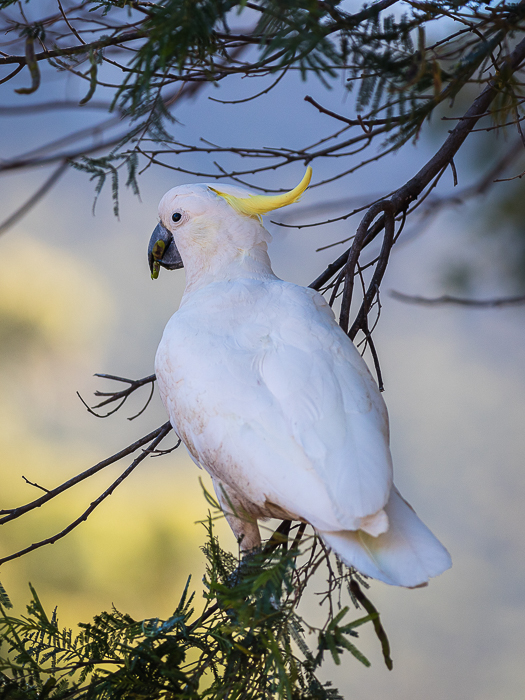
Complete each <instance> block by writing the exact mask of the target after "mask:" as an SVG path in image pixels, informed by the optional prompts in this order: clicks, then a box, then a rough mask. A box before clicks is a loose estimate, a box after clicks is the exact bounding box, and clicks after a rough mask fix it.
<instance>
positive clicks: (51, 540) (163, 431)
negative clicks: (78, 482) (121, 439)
mask: <svg viewBox="0 0 525 700" xmlns="http://www.w3.org/2000/svg"><path fill="white" fill-rule="evenodd" d="M170 430H172V427H171V423H169V422H168V423H164V425H162V426H161V427H160V428H158V430H157V431H156V432H157V436H156V437H155V439H154V440H152V441H151V443H150V444H149V446H148V448H147V449H146V450H143V452H142V454H140V455H139V456H138V457H136V458H135V459H134V460H133V462H132V463H131V464H130V465H129V467H128V468H127V469H126V470H125V471H124V472H123V473H122V474H121V475H120V476H119V477H118V479H115V481H114V482H113V483H112V484H111V486H110V487H109V488H108V489H106V490H105V491H104V493H102V494H101V495H100V496H99V497H98V498H97V499H95V500H94V501H93V502H92V503H90V505H89V507H88V508H86V510H85V511H84V512H83V513H82V515H81V516H80V517H78V518H77V519H76V520H74V521H73V522H72V523H70V524H69V525H68V526H67V527H66V528H64V529H63V530H62V531H61V532H59V533H57V534H56V535H53V536H52V537H48V538H47V539H45V540H40V541H39V542H35V543H34V544H32V545H30V546H29V547H26V548H25V549H21V550H19V551H18V552H15V553H14V554H10V555H9V556H7V557H3V558H2V559H0V566H1V565H2V564H5V563H6V562H8V561H12V560H13V559H17V558H18V557H21V556H23V555H24V554H28V553H29V552H33V551H34V550H35V549H40V547H44V546H45V545H46V544H55V542H58V540H60V539H62V538H63V537H65V536H66V535H67V534H69V533H70V532H71V531H72V530H74V529H75V528H76V527H78V525H80V523H82V522H84V521H86V520H87V519H88V518H89V516H90V515H91V513H92V512H93V511H94V510H95V508H97V507H98V506H99V505H100V504H101V503H102V501H104V500H105V499H106V498H107V497H108V496H111V494H112V493H113V491H114V490H115V489H116V488H117V487H118V486H120V484H121V483H122V482H123V481H124V479H127V477H128V476H129V475H130V474H131V472H132V471H133V470H134V469H135V468H136V467H138V465H139V464H140V463H141V462H142V461H144V460H145V459H146V457H147V456H148V455H149V454H150V452H152V451H153V450H155V449H156V447H157V445H158V444H159V443H160V442H161V441H162V440H163V439H164V438H165V437H166V435H167V434H168V433H169V432H170ZM51 493H53V492H52V491H50V492H49V495H50V494H51ZM46 495H47V494H46Z"/></svg>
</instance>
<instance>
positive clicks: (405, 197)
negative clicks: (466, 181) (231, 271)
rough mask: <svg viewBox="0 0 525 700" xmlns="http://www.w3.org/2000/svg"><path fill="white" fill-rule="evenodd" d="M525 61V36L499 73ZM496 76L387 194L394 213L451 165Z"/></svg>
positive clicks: (325, 277) (329, 273)
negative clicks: (413, 169) (425, 158)
mask: <svg viewBox="0 0 525 700" xmlns="http://www.w3.org/2000/svg"><path fill="white" fill-rule="evenodd" d="M524 60H525V39H522V40H521V41H520V42H519V44H517V46H516V47H515V49H514V50H513V51H512V53H511V54H510V55H509V56H508V57H507V59H506V60H505V61H502V64H501V65H502V69H501V71H500V72H501V73H503V72H505V76H506V77H508V76H510V75H511V74H512V73H514V72H515V71H516V70H517V69H518V68H519V67H520V66H521V64H522V63H523V61H524ZM498 77H499V76H497V77H495V78H492V80H490V82H489V84H488V85H487V87H486V88H485V89H484V90H483V92H482V93H481V94H480V95H479V96H478V97H477V98H476V99H475V100H474V102H473V103H472V104H471V106H470V108H469V109H468V110H467V111H466V112H465V114H464V116H463V117H462V118H461V119H460V120H459V122H458V124H457V125H456V126H455V127H454V129H453V130H452V131H451V132H450V133H449V135H448V137H447V138H446V139H445V141H444V143H443V145H442V146H441V148H440V149H439V150H438V151H437V152H436V154H435V155H434V156H433V157H432V158H431V159H430V160H429V161H428V162H427V163H426V164H425V165H424V166H423V168H421V170H420V171H419V172H418V173H417V174H416V175H415V176H414V177H413V178H412V179H411V180H409V181H408V182H407V183H406V184H405V185H403V186H402V187H400V188H399V189H398V190H396V191H395V192H394V193H393V194H392V195H391V197H390V201H391V202H392V204H393V207H394V215H395V216H397V214H399V213H401V212H403V211H405V210H406V209H407V208H408V206H409V205H410V203H411V202H413V201H415V200H416V199H417V198H418V197H419V195H420V194H421V193H422V192H423V190H424V189H425V188H426V187H428V185H430V183H431V182H432V180H433V179H434V178H435V177H436V176H437V175H438V174H439V172H440V171H441V170H443V169H444V168H445V167H446V166H447V165H449V164H450V162H451V161H452V159H453V158H454V156H455V155H456V153H457V152H458V151H459V149H460V148H461V146H462V145H463V143H464V141H465V139H466V138H467V136H468V135H469V134H470V132H471V131H472V130H473V129H474V127H475V126H476V124H477V122H478V121H479V119H480V118H481V117H482V116H484V115H485V114H486V112H487V110H488V109H489V107H490V105H491V103H492V101H493V100H494V98H495V97H496V95H497V94H498V92H499V87H498ZM384 225H385V217H384V216H383V217H381V218H380V219H379V220H378V221H377V222H376V223H375V224H374V225H373V226H372V227H371V228H370V229H369V231H368V235H367V236H366V237H365V240H364V241H363V245H362V248H364V247H366V246H367V245H368V244H369V243H371V242H372V241H373V240H374V238H375V237H376V236H377V235H378V234H379V233H380V231H381V230H382V229H383V228H384ZM350 250H351V249H348V250H346V251H345V252H344V253H343V254H342V255H340V256H339V258H337V260H335V261H334V262H333V263H331V264H330V265H328V267H327V268H326V269H325V270H324V272H323V273H322V274H321V275H319V277H317V279H316V280H314V281H313V282H312V283H311V284H310V287H312V288H313V289H317V290H319V289H320V288H321V287H323V286H324V285H325V284H326V283H327V282H328V281H329V280H330V279H331V278H332V277H333V276H334V274H336V273H337V272H339V270H340V269H341V268H342V267H343V266H344V265H345V264H346V262H347V260H348V255H349V253H350Z"/></svg>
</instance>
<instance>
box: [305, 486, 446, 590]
mask: <svg viewBox="0 0 525 700" xmlns="http://www.w3.org/2000/svg"><path fill="white" fill-rule="evenodd" d="M385 511H386V514H387V516H388V519H389V521H390V527H389V529H388V530H387V532H385V533H383V534H381V535H379V536H378V537H372V536H371V535H369V534H367V533H366V532H363V530H357V531H353V530H341V531H339V532H320V533H319V535H320V536H321V537H322V538H323V540H324V541H325V542H326V544H327V545H328V546H329V547H330V548H331V549H332V550H333V551H334V552H335V553H336V554H337V555H338V557H339V558H340V559H342V561H344V562H345V564H348V565H349V566H353V567H355V568H356V569H357V570H358V571H360V572H361V573H362V574H365V575H366V576H371V577H372V578H376V579H379V580H380V581H384V582H385V583H389V584H390V585H392V586H405V587H407V588H415V587H416V586H421V585H426V583H427V582H428V579H429V578H431V577H432V576H437V575H438V574H441V573H442V572H443V571H446V569H449V568H450V567H451V566H452V560H451V558H450V554H449V553H448V552H447V550H446V549H445V547H443V545H442V544H441V542H440V541H439V540H438V539H437V538H436V537H435V536H434V535H433V534H432V533H431V532H430V530H429V529H428V527H427V526H426V525H425V524H424V523H423V522H422V521H421V520H420V519H419V518H418V516H417V515H416V513H415V511H414V510H413V508H412V507H411V506H410V504H409V503H407V502H406V501H405V500H404V499H403V497H402V496H401V494H400V493H399V491H398V490H397V489H396V488H395V486H394V487H392V491H391V493H390V498H389V500H388V503H387V505H386V506H385Z"/></svg>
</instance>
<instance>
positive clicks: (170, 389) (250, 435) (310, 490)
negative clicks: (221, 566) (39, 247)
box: [149, 168, 451, 587]
mask: <svg viewBox="0 0 525 700" xmlns="http://www.w3.org/2000/svg"><path fill="white" fill-rule="evenodd" d="M310 177H311V168H308V170H307V173H306V175H305V177H304V178H303V180H302V182H301V183H300V184H299V185H298V186H297V187H296V188H294V189H293V190H291V191H290V192H288V193H286V194H282V195H277V196H265V195H252V194H250V193H249V192H248V191H246V190H244V189H242V188H239V187H236V186H226V187H221V188H220V189H219V188H217V187H213V186H211V185H206V184H193V185H182V186H180V187H175V188H173V189H171V190H169V192H167V193H166V194H165V195H164V197H163V198H162V200H161V202H160V205H159V224H158V225H157V227H156V228H155V231H154V233H153V235H152V237H151V240H150V244H149V263H150V268H151V271H152V277H156V276H157V275H158V272H159V266H162V267H164V268H167V269H169V270H173V269H176V268H182V267H184V269H185V271H186V288H185V290H184V295H183V297H182V301H181V303H180V307H179V309H178V311H177V312H176V313H175V314H174V315H173V316H172V318H171V319H170V321H169V322H168V324H167V326H166V329H165V331H164V334H163V337H162V340H161V342H160V345H159V348H158V351H157V355H156V359H155V371H156V375H157V380H158V386H159V391H160V395H161V398H162V401H163V403H164V405H165V407H166V410H167V412H168V414H169V418H170V421H171V424H172V425H173V428H174V430H175V431H176V433H177V435H178V436H179V437H180V438H181V440H182V442H183V443H184V444H185V445H186V447H187V449H188V451H189V453H190V455H191V457H192V458H193V460H194V461H195V462H196V464H197V465H198V466H200V467H204V469H205V470H206V471H207V472H208V473H209V474H210V475H211V477H212V480H213V485H214V488H215V492H216V494H217V498H218V500H219V503H220V504H221V507H222V509H223V511H224V513H225V515H226V518H227V520H228V522H229V524H230V527H231V529H232V530H233V533H234V534H235V536H236V537H237V540H238V541H239V542H240V546H241V549H242V550H243V551H245V552H247V551H249V550H252V549H254V548H256V547H258V546H259V545H260V543H261V538H260V533H259V527H258V524H257V521H258V520H260V519H262V520H264V519H267V518H284V519H290V520H299V521H302V522H306V523H310V525H312V527H313V528H314V530H315V531H316V532H317V534H318V535H319V536H320V537H321V538H322V539H323V540H324V542H325V543H326V544H327V545H328V547H330V548H331V549H332V550H333V551H334V552H335V553H336V554H337V556H338V557H339V558H340V559H341V560H342V561H343V562H345V563H346V564H347V565H349V566H353V567H355V568H356V569H357V570H358V571H360V572H361V573H362V574H365V575H366V576H370V577H373V578H376V579H379V580H381V581H384V582H385V583H388V584H392V585H397V586H407V587H416V586H421V585H424V584H425V583H426V582H427V581H428V579H429V578H430V577H432V576H437V575H438V574H440V573H441V572H443V571H444V570H445V569H447V568H449V567H450V565H451V560H450V556H449V554H448V552H447V550H446V549H445V548H444V547H443V545H442V544H441V543H440V542H439V541H438V540H437V539H436V537H435V536H434V535H433V534H432V533H431V532H430V530H429V529H428V528H427V527H426V526H425V525H424V524H423V523H422V522H421V520H420V519H419V518H418V516H417V515H416V513H415V512H414V510H413V509H412V508H411V506H410V505H409V504H408V503H407V502H406V501H405V500H404V499H403V498H402V496H401V495H400V493H399V491H398V490H397V489H396V488H395V486H394V484H393V481H392V458H391V454H390V449H389V426H388V414H387V409H386V406H385V403H384V401H383V398H382V396H381V394H380V393H379V390H378V387H377V385H376V383H375V381H374V379H373V378H372V376H371V374H370V372H369V370H368V368H367V365H366V364H365V361H364V360H363V359H362V357H361V355H360V354H359V352H358V350H357V349H356V347H355V346H354V344H353V343H352V342H351V340H350V339H349V338H348V336H347V335H346V334H345V333H344V332H343V330H342V329H341V328H340V327H339V326H338V324H337V323H336V321H335V317H334V314H333V312H332V309H331V308H330V306H329V305H328V304H327V303H326V301H325V299H324V298H323V297H322V296H321V294H319V293H318V292H316V291H314V290H313V289H310V288H305V287H300V286H298V285H296V284H291V283H289V282H285V281H283V280H281V279H279V278H278V277H277V276H276V275H275V274H274V273H273V270H272V267H271V264H270V259H269V257H268V250H267V245H268V242H269V241H270V240H271V236H270V234H269V233H268V231H267V230H266V229H265V228H264V226H263V224H262V219H261V217H262V215H264V214H266V213H268V212H270V211H273V210H275V209H277V208H279V207H283V206H286V205H288V204H291V203H293V202H296V201H297V200H298V199H299V197H300V196H301V194H302V193H303V192H304V190H305V189H306V187H307V186H308V184H309V181H310Z"/></svg>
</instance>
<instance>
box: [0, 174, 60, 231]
mask: <svg viewBox="0 0 525 700" xmlns="http://www.w3.org/2000/svg"><path fill="white" fill-rule="evenodd" d="M68 165H69V163H68V162H67V161H64V162H63V163H61V164H60V165H59V166H58V168H57V169H56V170H54V171H53V173H51V175H50V176H49V177H48V179H47V180H46V181H45V182H44V184H43V185H42V186H41V187H39V189H38V190H37V191H36V192H35V193H34V194H33V195H31V197H30V198H29V199H28V200H27V201H26V202H24V203H23V204H22V206H21V207H19V208H18V209H17V210H16V211H15V212H13V213H12V214H11V215H10V216H8V217H7V219H5V221H2V223H0V234H2V233H5V231H7V230H8V229H10V228H11V226H14V224H16V223H17V222H18V221H20V219H22V218H23V217H24V216H25V215H26V214H28V213H29V212H30V211H31V209H33V207H35V206H36V205H37V204H38V202H39V201H40V200H41V199H42V198H43V197H45V196H46V194H47V193H48V192H49V190H50V189H51V188H52V187H53V185H54V184H55V183H56V182H58V180H60V178H61V177H62V175H63V174H64V173H65V172H66V170H67V168H68Z"/></svg>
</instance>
